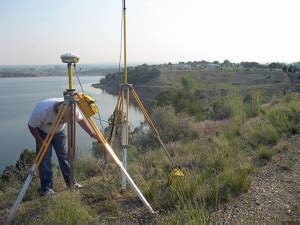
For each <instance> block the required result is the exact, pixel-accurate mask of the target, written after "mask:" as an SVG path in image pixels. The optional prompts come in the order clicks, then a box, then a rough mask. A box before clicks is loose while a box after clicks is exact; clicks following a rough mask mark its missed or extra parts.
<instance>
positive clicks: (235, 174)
mask: <svg viewBox="0 0 300 225" xmlns="http://www.w3.org/2000/svg"><path fill="white" fill-rule="evenodd" d="M219 180H220V181H219V182H220V183H222V186H221V189H220V197H221V198H224V199H229V198H231V197H233V196H236V195H238V194H239V193H241V192H245V191H247V190H248V188H249V186H250V177H249V172H248V171H246V170H234V171H229V172H227V171H226V172H225V173H222V174H220V177H219Z"/></svg>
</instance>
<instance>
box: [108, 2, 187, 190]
mask: <svg viewBox="0 0 300 225" xmlns="http://www.w3.org/2000/svg"><path fill="white" fill-rule="evenodd" d="M122 2H123V30H124V39H123V42H124V80H123V82H124V83H123V84H121V88H120V91H119V94H118V100H117V105H116V108H115V111H114V119H113V124H112V129H111V133H110V139H109V142H110V144H113V141H114V139H115V133H116V129H117V127H118V122H119V120H120V122H121V125H122V135H121V136H122V137H121V145H122V162H123V165H124V167H125V168H126V165H127V147H128V132H129V126H128V123H129V120H128V118H129V99H130V93H131V94H132V95H133V97H134V99H135V100H136V102H137V104H138V106H139V108H140V109H141V111H142V113H143V114H144V117H145V119H146V121H147V122H148V124H149V125H150V126H151V128H152V130H153V131H154V133H155V135H156V137H157V139H158V141H159V143H160V144H161V146H162V148H163V150H164V152H165V153H166V156H167V157H168V159H169V161H170V163H171V165H172V170H171V171H170V176H172V177H184V176H185V175H184V172H183V171H182V170H181V168H180V167H179V166H176V165H175V162H174V160H173V159H172V157H171V156H170V154H169V152H168V150H167V148H166V146H165V145H164V143H163V141H162V140H161V138H160V135H159V132H158V130H157V129H156V127H155V125H154V123H153V121H152V120H151V118H150V116H149V115H148V113H147V111H146V109H145V107H144V106H143V104H142V101H141V100H140V98H139V97H138V95H137V93H136V92H135V90H134V88H133V86H132V84H129V83H128V74H127V52H126V6H125V0H122ZM125 104H126V105H125ZM119 117H121V118H119ZM121 190H122V191H125V190H126V176H125V174H122V183H121Z"/></svg>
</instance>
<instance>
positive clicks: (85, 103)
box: [5, 57, 155, 224]
mask: <svg viewBox="0 0 300 225" xmlns="http://www.w3.org/2000/svg"><path fill="white" fill-rule="evenodd" d="M62 59H63V57H62ZM78 59H79V57H78ZM78 59H77V62H78ZM71 61H72V60H71ZM63 62H64V60H63ZM67 63H68V75H69V89H68V90H67V91H66V92H65V93H64V103H63V107H61V109H60V110H59V112H58V114H57V116H56V118H55V120H54V122H53V124H52V126H51V129H50V131H49V132H48V134H47V136H46V138H45V140H44V142H43V144H42V146H41V147H40V150H39V153H38V155H37V157H36V159H35V161H34V163H33V165H32V167H31V169H30V171H29V173H28V177H27V179H26V181H25V183H24V185H23V187H22V189H21V191H20V193H19V195H18V197H17V200H16V201H15V203H14V205H13V207H12V208H11V210H10V214H9V216H8V218H7V220H6V222H5V224H10V223H11V222H12V220H13V218H14V216H15V214H16V211H17V209H18V207H19V205H20V203H21V201H22V199H23V197H24V195H25V193H26V190H27V189H28V187H29V184H30V182H31V180H32V178H33V176H34V174H35V171H36V169H37V168H38V167H39V165H40V163H41V162H42V160H43V158H44V156H45V154H46V152H47V150H48V147H49V144H50V143H51V140H52V138H53V136H54V134H55V131H56V129H57V127H58V125H59V124H60V122H61V120H62V117H63V116H64V114H65V113H66V112H67V113H68V114H67V115H68V151H69V158H70V187H71V188H73V186H74V167H73V166H74V159H75V143H76V142H75V136H76V135H75V132H76V117H75V115H76V105H77V106H78V107H79V109H80V110H81V112H82V113H83V115H84V117H85V119H86V120H87V121H88V123H89V125H90V126H91V128H92V130H93V131H94V132H95V134H96V136H97V140H98V142H99V143H101V144H103V146H104V148H105V150H106V152H107V153H108V154H109V155H110V156H111V158H112V159H113V161H114V162H115V163H116V164H117V165H118V166H119V168H120V170H121V171H122V174H124V176H126V178H127V180H128V181H129V183H130V185H131V186H132V188H133V190H134V191H135V192H136V194H137V195H138V197H139V198H140V199H141V201H142V202H143V203H144V205H145V206H146V207H147V209H148V210H149V211H150V213H155V212H154V210H153V209H152V207H151V206H150V204H149V203H148V201H147V200H146V198H145V197H144V196H143V194H142V192H141V191H140V190H139V188H138V187H137V185H136V184H135V183H134V181H133V180H132V178H131V177H130V175H129V174H128V172H127V171H126V169H125V167H124V166H123V164H122V162H121V161H120V160H119V158H118V157H117V155H116V154H115V152H114V151H113V149H112V148H111V146H110V145H109V144H108V142H107V141H106V139H105V138H104V136H103V134H102V133H101V132H100V130H99V129H98V127H97V125H96V124H95V122H94V121H93V120H92V118H91V116H92V115H94V114H95V112H97V111H96V110H98V109H97V107H95V105H93V104H94V101H92V100H91V98H90V97H86V96H85V95H84V94H83V93H79V94H77V93H75V89H73V84H72V62H69V61H67ZM73 63H74V62H73Z"/></svg>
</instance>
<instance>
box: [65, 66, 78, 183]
mask: <svg viewBox="0 0 300 225" xmlns="http://www.w3.org/2000/svg"><path fill="white" fill-rule="evenodd" d="M68 75H69V89H68V90H67V94H66V96H65V101H66V104H67V105H68V153H69V160H70V181H69V183H70V188H71V189H73V188H74V182H75V178H74V161H75V126H76V120H75V114H74V112H75V99H74V91H75V90H74V89H73V80H72V63H68Z"/></svg>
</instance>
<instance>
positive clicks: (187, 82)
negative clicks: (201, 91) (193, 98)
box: [181, 75, 197, 93]
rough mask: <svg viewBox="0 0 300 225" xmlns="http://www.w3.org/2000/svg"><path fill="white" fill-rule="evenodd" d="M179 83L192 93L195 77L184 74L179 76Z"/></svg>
mask: <svg viewBox="0 0 300 225" xmlns="http://www.w3.org/2000/svg"><path fill="white" fill-rule="evenodd" d="M181 85H182V87H183V89H184V91H185V92H188V93H192V92H193V91H194V90H195V87H196V85H197V83H196V80H195V79H193V78H192V77H190V76H188V75H185V76H182V77H181Z"/></svg>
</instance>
